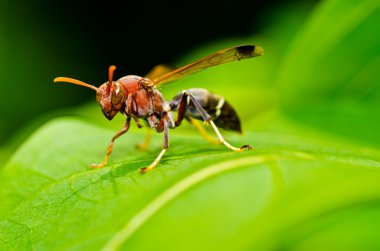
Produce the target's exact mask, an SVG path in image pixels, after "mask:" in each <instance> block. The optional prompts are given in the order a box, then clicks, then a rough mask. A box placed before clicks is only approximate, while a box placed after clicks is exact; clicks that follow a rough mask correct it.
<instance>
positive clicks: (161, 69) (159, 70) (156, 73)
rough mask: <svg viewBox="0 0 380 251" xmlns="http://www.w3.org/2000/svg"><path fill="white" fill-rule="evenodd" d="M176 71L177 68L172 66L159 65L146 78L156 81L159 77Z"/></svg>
mask: <svg viewBox="0 0 380 251" xmlns="http://www.w3.org/2000/svg"><path fill="white" fill-rule="evenodd" d="M175 69H176V67H174V66H172V65H167V64H159V65H156V66H155V67H154V68H153V69H152V70H151V71H150V72H148V74H146V75H145V77H146V78H148V79H151V80H152V79H156V78H158V77H161V76H163V75H165V74H167V73H169V72H172V71H174V70H175Z"/></svg>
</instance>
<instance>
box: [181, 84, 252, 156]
mask: <svg viewBox="0 0 380 251" xmlns="http://www.w3.org/2000/svg"><path fill="white" fill-rule="evenodd" d="M188 99H190V100H191V102H193V104H194V106H195V108H196V109H197V111H198V112H199V113H200V114H201V116H202V118H203V121H204V122H205V123H209V124H211V126H212V128H213V129H214V131H215V133H216V135H217V136H218V138H219V141H220V143H222V144H223V145H225V146H226V147H227V148H228V149H230V150H232V151H235V152H241V151H243V150H244V149H248V150H252V147H251V146H250V145H243V146H241V147H234V146H233V145H231V144H230V143H228V142H227V141H226V140H225V139H224V138H223V136H222V135H221V134H220V132H219V130H218V128H217V127H216V125H215V123H214V122H213V121H212V120H211V116H210V115H209V114H208V113H207V112H206V111H205V110H204V109H203V107H202V106H201V104H199V102H198V101H197V99H196V98H195V97H194V95H193V94H192V93H191V92H188V91H184V92H183V94H182V98H181V101H180V104H179V108H178V117H177V120H176V122H175V124H176V126H179V125H180V124H181V122H182V120H183V119H184V118H185V115H186V110H187V105H188Z"/></svg>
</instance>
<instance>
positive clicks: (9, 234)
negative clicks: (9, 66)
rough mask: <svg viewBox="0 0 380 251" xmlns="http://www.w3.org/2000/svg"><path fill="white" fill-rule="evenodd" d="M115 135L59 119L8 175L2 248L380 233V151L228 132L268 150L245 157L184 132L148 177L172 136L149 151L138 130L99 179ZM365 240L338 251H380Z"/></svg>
mask: <svg viewBox="0 0 380 251" xmlns="http://www.w3.org/2000/svg"><path fill="white" fill-rule="evenodd" d="M177 130H180V129H177ZM171 132H172V131H171ZM112 135H113V132H112V131H110V130H106V129H100V128H98V127H95V126H93V125H90V124H86V123H84V122H81V121H78V120H74V119H58V120H55V121H52V122H50V123H48V124H47V125H45V126H44V127H42V128H41V129H39V130H38V131H37V132H36V133H35V134H34V135H33V136H32V137H31V138H30V139H29V140H28V141H27V142H26V143H25V144H24V145H23V146H22V147H21V148H20V149H19V150H18V151H17V153H16V154H15V155H14V156H13V157H12V159H11V160H10V162H9V163H8V164H7V165H6V167H5V168H4V169H3V170H2V172H1V175H0V184H1V187H0V188H1V190H0V198H1V201H2V205H1V207H0V209H1V211H0V219H1V220H0V226H1V227H0V229H1V230H0V240H1V241H0V250H3V249H5V250H7V249H17V250H29V249H36V250H97V249H101V248H105V249H106V250H112V249H114V248H118V247H120V248H122V249H128V250H152V249H154V250H198V249H202V250H216V249H219V250H220V249H228V250H231V249H232V250H241V249H243V248H249V247H252V248H253V249H256V248H261V249H272V250H273V249H279V248H280V247H288V248H291V247H293V246H294V247H298V246H300V245H301V246H300V247H310V245H312V244H313V243H314V242H315V241H318V242H319V243H320V245H325V246H326V247H329V245H330V242H331V241H332V240H335V237H336V236H337V235H340V234H341V232H340V231H341V228H343V227H344V226H346V225H348V226H356V225H355V224H356V223H355V219H357V218H358V217H363V216H362V214H363V213H366V214H367V213H368V214H369V215H371V218H369V217H367V218H365V217H364V223H363V221H360V223H361V224H364V225H363V226H365V227H366V228H367V230H366V231H367V232H369V231H370V230H372V232H376V233H378V231H376V228H377V226H378V225H377V224H378V223H379V222H378V221H377V220H374V219H380V217H379V216H380V210H379V209H380V207H379V206H380V205H379V204H378V203H377V202H376V201H378V199H379V195H380V193H379V192H380V183H379V182H378V180H379V179H380V169H379V168H380V163H379V162H378V161H379V156H380V154H379V153H378V152H377V151H375V150H370V149H354V148H352V147H346V148H345V149H348V150H342V148H341V147H342V146H341V145H339V144H335V145H331V144H327V145H326V146H324V147H321V144H319V142H310V141H309V142H307V141H305V140H304V139H302V138H296V137H290V136H281V135H276V134H269V133H262V134H260V133H247V135H246V136H244V137H243V138H242V137H236V136H233V135H229V134H227V137H228V138H230V139H231V142H232V143H233V144H235V145H240V144H245V143H252V144H253V145H254V147H255V148H256V149H257V150H254V151H252V152H244V153H234V152H231V151H229V150H228V149H226V148H225V147H223V146H212V145H209V144H208V143H207V142H204V141H203V140H202V139H201V138H200V137H199V136H198V135H194V136H192V135H189V134H186V135H183V134H181V132H179V133H178V132H175V131H173V133H171V138H170V142H171V147H170V148H169V151H168V153H167V155H165V157H164V158H163V160H162V163H160V165H159V166H158V167H157V168H156V169H155V170H153V171H152V172H150V173H147V174H144V175H142V174H140V173H139V172H138V170H139V168H140V167H143V166H146V165H147V164H149V163H150V162H151V161H152V160H153V159H154V158H155V157H156V154H158V152H159V150H160V148H161V143H162V139H161V137H162V134H161V135H160V137H155V138H154V140H153V144H152V147H151V148H150V150H149V151H147V152H143V153H142V152H139V151H137V150H136V149H135V148H134V144H136V143H139V142H141V140H142V139H143V135H142V134H141V133H139V132H134V131H133V130H132V132H130V133H128V134H126V135H125V136H123V138H121V139H119V140H118V141H117V143H116V146H115V150H114V153H113V154H112V156H111V160H110V165H109V166H107V167H106V168H104V169H100V170H89V168H88V166H89V164H91V163H93V162H97V161H100V160H101V159H102V157H103V154H104V150H105V147H106V145H107V142H108V140H109V138H110V137H111V136H112ZM305 142H307V143H305ZM350 148H351V149H350ZM344 215H350V218H349V219H348V220H347V218H346V217H344ZM372 217H373V218H372ZM351 219H352V220H351ZM368 228H369V230H368ZM353 229H355V228H354V227H353ZM360 231H361V230H360V229H356V230H351V231H348V230H346V232H347V234H348V235H349V236H350V238H348V239H344V240H343V239H342V240H335V242H334V245H336V246H337V247H339V246H341V247H349V245H351V244H352V243H353V244H356V245H358V243H360V245H364V246H362V247H363V248H364V249H365V247H369V246H370V245H374V244H375V243H377V241H376V240H377V238H378V237H379V236H378V234H370V235H366V236H364V237H363V236H361V235H360V238H359V237H358V236H357V234H358V233H360ZM297 245H298V246H297Z"/></svg>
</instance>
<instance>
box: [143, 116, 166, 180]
mask: <svg viewBox="0 0 380 251" xmlns="http://www.w3.org/2000/svg"><path fill="white" fill-rule="evenodd" d="M162 119H163V123H164V146H163V148H162V150H161V152H160V154H159V155H158V156H157V158H156V159H155V160H154V161H153V162H152V164H150V165H149V166H147V167H143V168H141V169H140V172H141V173H146V172H149V171H150V170H152V169H153V168H155V167H156V166H157V164H158V163H159V162H160V160H161V158H162V156H164V154H165V152H166V150H167V149H168V147H169V126H168V122H167V121H166V119H167V117H164V118H162Z"/></svg>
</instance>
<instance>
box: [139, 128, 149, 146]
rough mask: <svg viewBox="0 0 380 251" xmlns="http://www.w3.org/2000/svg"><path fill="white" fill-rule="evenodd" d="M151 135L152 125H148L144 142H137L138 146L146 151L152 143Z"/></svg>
mask: <svg viewBox="0 0 380 251" xmlns="http://www.w3.org/2000/svg"><path fill="white" fill-rule="evenodd" d="M150 136H151V129H150V127H147V129H146V134H145V140H144V143H142V144H137V145H136V147H137V148H138V149H139V150H141V151H145V150H146V149H147V148H148V146H149V145H150Z"/></svg>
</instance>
